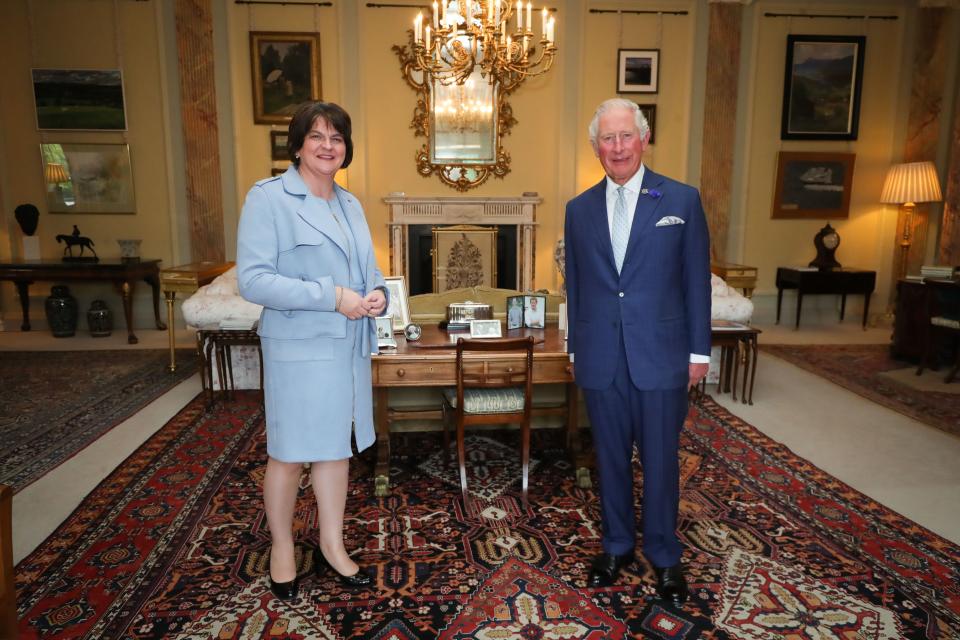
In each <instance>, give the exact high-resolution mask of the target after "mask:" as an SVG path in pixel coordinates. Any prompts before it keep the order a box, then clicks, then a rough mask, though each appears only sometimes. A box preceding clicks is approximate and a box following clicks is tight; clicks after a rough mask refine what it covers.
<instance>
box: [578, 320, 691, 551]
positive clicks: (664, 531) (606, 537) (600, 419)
mask: <svg viewBox="0 0 960 640" xmlns="http://www.w3.org/2000/svg"><path fill="white" fill-rule="evenodd" d="M618 354H619V355H618V358H617V362H616V363H615V366H616V368H617V372H616V374H615V375H614V378H613V383H612V384H611V385H610V387H608V388H606V389H603V390H600V391H597V390H591V389H584V390H583V395H584V399H585V400H586V403H587V412H588V414H589V415H590V422H591V423H592V425H593V443H594V450H595V451H596V457H597V470H598V473H599V476H600V507H601V517H602V518H603V522H602V525H603V549H604V551H606V552H607V553H613V554H617V555H623V554H628V553H630V554H632V553H634V547H635V546H636V528H637V527H636V519H635V515H634V498H633V485H634V467H633V463H632V457H633V447H634V445H636V447H637V450H638V451H639V455H640V464H641V465H642V471H643V496H642V503H641V505H642V512H641V518H642V521H643V553H644V555H645V556H646V557H647V559H648V560H649V561H650V562H651V563H652V564H653V565H654V566H656V567H671V566H673V565H675V564H678V563H679V562H680V554H681V552H682V550H683V547H682V546H681V544H680V541H679V540H678V539H677V534H676V528H677V512H678V510H679V505H680V461H679V457H678V456H679V451H678V447H679V439H680V430H681V429H682V428H683V421H684V419H685V417H686V415H687V388H686V387H680V388H678V389H657V390H641V389H637V388H636V387H635V386H634V385H633V383H632V382H631V380H630V371H629V365H628V362H627V357H626V353H625V350H624V346H623V336H622V334H621V337H620V348H619V350H618ZM611 365H614V363H611ZM574 367H576V362H574Z"/></svg>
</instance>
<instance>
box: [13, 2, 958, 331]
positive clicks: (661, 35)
mask: <svg viewBox="0 0 960 640" xmlns="http://www.w3.org/2000/svg"><path fill="white" fill-rule="evenodd" d="M156 2H159V0H153V1H152V2H127V1H120V2H116V3H115V2H113V0H88V1H83V2H80V1H78V0H29V1H28V0H8V1H7V2H4V3H2V6H0V53H2V55H3V58H2V59H3V60H4V61H5V64H4V65H3V66H2V68H0V78H2V83H0V86H2V87H3V90H2V93H0V118H2V125H3V126H2V130H0V203H2V212H3V213H2V216H3V222H4V223H3V225H0V259H2V260H8V259H18V258H19V254H20V231H19V229H18V227H17V226H16V223H15V222H14V221H13V208H14V207H15V206H16V205H17V204H19V203H21V202H34V203H36V204H38V206H40V208H41V212H42V213H41V221H40V229H39V235H40V237H41V239H42V248H43V253H44V257H46V258H50V259H55V258H56V257H58V256H59V252H60V249H59V248H58V247H57V246H56V243H55V242H54V240H53V237H54V235H55V234H57V233H65V232H69V230H70V229H71V227H72V225H73V224H78V225H79V226H80V228H81V230H82V231H83V232H84V234H85V235H89V236H91V237H93V238H94V240H95V241H96V243H97V249H98V251H99V252H100V254H101V255H102V256H103V257H116V256H118V255H119V249H118V248H117V246H116V243H115V240H116V239H117V238H124V237H139V238H143V239H144V244H143V254H144V255H146V256H150V257H158V258H162V259H163V260H164V264H165V265H171V264H173V263H174V262H175V261H181V262H183V261H187V259H188V258H189V242H188V239H185V238H184V235H185V231H184V229H185V226H186V224H187V223H186V220H187V217H186V212H185V211H184V210H183V209H184V206H185V205H184V203H185V199H184V197H183V193H182V189H183V187H182V184H183V179H182V175H181V174H182V171H183V169H182V161H180V160H179V158H181V157H182V148H181V147H182V140H181V138H180V136H181V134H180V131H179V105H178V104H176V96H177V95H178V90H177V88H176V87H174V86H172V83H175V82H176V81H177V76H176V68H175V63H171V61H172V60H175V50H174V51H173V53H172V54H171V51H170V48H171V46H175V37H174V35H173V32H172V30H173V24H172V20H171V19H170V18H169V16H170V15H172V13H171V11H170V10H169V7H167V6H166V5H162V7H163V9H160V8H158V7H160V6H161V5H156V4H155V3H156ZM214 2H215V3H216V11H215V12H214V14H215V25H214V30H215V34H216V36H217V38H216V42H217V55H218V56H220V57H219V58H218V60H217V71H218V83H217V85H218V90H220V91H221V92H223V93H225V94H227V95H221V96H218V103H219V105H220V108H221V113H220V118H221V129H220V135H221V147H222V148H226V149H228V150H229V153H225V154H224V155H223V158H224V163H225V166H224V168H223V179H224V190H225V192H227V195H228V197H225V203H227V204H228V205H230V206H227V207H226V210H225V212H224V225H225V227H226V228H225V236H226V238H227V242H228V246H227V255H228V257H229V258H231V259H232V258H233V257H234V255H235V247H234V246H233V242H234V241H235V237H236V234H235V229H236V224H237V221H238V218H239V210H238V209H239V206H240V205H241V204H242V202H243V199H244V196H245V194H246V192H247V190H248V189H249V187H250V186H251V185H252V184H253V182H255V181H256V180H258V179H260V178H263V177H266V176H268V175H269V172H270V168H271V167H280V166H284V163H273V162H271V160H270V154H269V133H268V132H269V131H270V130H271V128H278V127H271V126H268V125H256V124H254V123H253V114H252V100H251V79H250V53H249V38H248V32H249V31H251V30H259V31H314V30H316V31H318V32H319V33H320V34H321V35H320V37H321V73H322V85H323V98H324V99H326V100H332V101H337V102H341V103H342V104H344V106H346V107H347V108H348V110H350V111H351V113H352V114H353V116H354V127H355V131H354V138H355V141H356V143H357V148H356V157H355V160H354V162H355V165H354V166H353V167H352V168H351V169H350V170H348V171H346V172H344V174H343V178H342V180H341V181H342V182H343V183H345V185H346V186H348V188H350V189H351V190H353V191H354V192H355V193H356V194H357V195H358V197H360V199H361V201H362V202H363V203H364V205H365V207H366V209H367V215H368V219H369V222H370V227H371V230H372V232H373V237H374V243H375V245H376V249H377V256H378V259H379V261H380V264H381V266H383V267H384V268H387V265H388V264H389V261H388V257H389V247H388V239H387V231H386V224H387V222H388V210H387V207H386V206H385V205H384V204H383V203H382V201H381V198H383V196H385V195H387V194H388V193H390V192H393V191H404V192H406V193H408V194H411V195H456V192H455V191H453V190H452V189H450V188H449V187H446V186H444V185H443V184H442V183H441V182H440V181H439V180H438V179H437V178H436V177H430V178H423V177H421V176H420V175H418V174H417V172H416V168H415V165H414V155H415V153H416V151H417V149H419V148H420V146H421V145H422V144H423V139H421V138H415V137H414V136H413V132H412V130H411V129H410V127H409V125H410V121H411V119H412V115H413V108H414V100H415V94H414V92H413V90H411V89H410V88H409V87H408V86H407V85H406V83H405V82H404V81H403V79H402V77H401V76H400V72H399V64H398V62H397V57H396V55H395V54H394V53H393V52H392V51H391V50H390V47H391V46H392V45H393V44H400V43H404V42H406V38H407V35H406V30H407V28H408V25H409V24H410V23H411V21H412V19H413V16H414V15H415V13H416V10H415V9H413V8H410V9H406V8H401V9H374V8H368V7H366V3H361V2H359V1H357V2H353V1H352V0H338V1H337V2H335V3H334V6H332V7H319V8H314V7H296V6H290V5H287V6H281V5H276V6H263V5H236V4H235V3H233V2H232V1H231V0H214ZM411 3H412V4H421V3H413V2H411ZM549 4H550V5H551V6H556V7H557V8H558V14H557V19H558V21H559V22H560V31H559V38H558V40H559V47H560V53H559V56H558V58H557V62H556V64H555V65H554V68H553V69H552V70H551V71H550V73H549V74H547V75H545V76H542V77H538V78H534V79H531V80H530V81H528V82H527V83H526V84H524V85H522V86H521V87H520V88H519V89H518V90H517V91H516V92H515V93H514V94H513V95H512V96H510V98H509V100H510V102H511V104H512V106H513V110H514V116H515V117H516V119H517V121H518V123H517V125H516V126H515V127H514V128H513V130H512V132H511V133H510V135H508V136H506V138H505V140H504V142H505V146H506V150H507V152H509V153H510V155H511V158H512V163H511V167H512V171H511V173H510V174H509V175H507V176H506V177H505V178H504V179H502V180H499V179H495V178H491V179H490V180H488V182H487V183H486V184H484V185H483V186H482V187H480V188H479V189H477V190H474V191H472V192H470V194H471V195H481V196H493V195H519V194H521V193H522V192H525V191H536V192H538V193H539V194H540V196H541V197H542V198H543V199H544V202H543V205H542V207H541V208H540V209H539V212H538V223H539V227H538V230H537V244H536V247H537V258H536V285H537V286H538V287H545V288H550V289H556V288H558V286H559V276H558V274H557V272H556V269H555V267H554V265H553V261H552V251H553V245H554V243H555V242H556V240H557V239H558V238H559V237H560V236H561V235H562V230H563V221H562V217H563V208H564V204H565V201H566V200H567V199H568V198H569V197H571V196H572V195H574V194H575V193H577V192H578V191H580V190H582V189H584V188H587V187H588V186H590V185H591V184H593V183H595V182H596V181H597V180H599V179H600V177H602V172H601V169H600V167H599V165H598V163H597V160H596V158H595V157H594V154H593V151H592V149H591V148H590V146H589V144H588V142H587V139H586V127H587V124H588V122H589V119H590V117H591V115H592V111H593V108H594V107H595V106H596V104H597V103H599V102H600V101H601V100H603V99H605V98H608V97H611V96H612V95H613V91H614V88H615V76H616V71H615V63H616V56H617V49H618V48H659V49H660V53H661V58H660V60H661V62H660V64H661V68H660V78H659V82H660V91H659V93H657V94H654V95H645V94H629V95H625V96H624V97H627V98H631V99H635V100H637V101H638V102H643V103H655V104H656V105H657V107H658V108H657V122H656V127H657V129H656V136H657V144H656V145H654V146H652V147H651V148H650V150H649V152H648V154H647V156H646V158H645V160H646V162H647V164H648V165H649V166H651V167H652V168H653V169H655V170H656V171H659V172H661V173H664V174H666V175H669V176H671V177H674V178H678V179H680V180H690V179H693V180H695V179H696V176H698V174H699V171H698V165H699V138H700V136H701V132H700V127H701V126H702V125H701V124H700V123H701V122H702V113H703V109H704V105H703V104H702V100H703V99H702V95H703V91H702V85H703V78H702V77H701V73H698V70H699V69H700V68H701V67H700V66H698V64H701V63H702V61H703V60H704V59H705V52H704V51H703V47H704V43H705V42H706V39H705V33H704V28H705V14H706V13H707V12H708V2H707V0H662V1H661V2H651V1H645V0H623V1H620V2H618V1H616V0H611V2H604V3H593V2H588V1H587V0H560V1H558V2H552V3H549ZM595 4H596V6H601V4H602V6H603V7H604V8H610V7H613V8H616V7H620V8H623V9H653V10H656V9H669V10H685V11H687V12H688V14H687V15H683V16H671V15H656V14H647V15H622V16H618V15H613V14H591V13H589V8H590V7H592V6H594V5H595ZM913 5H914V2H912V1H908V0H903V1H896V0H879V1H877V2H866V1H863V2H841V1H836V2H832V1H830V0H821V2H819V3H817V4H811V3H809V2H800V1H799V0H798V1H782V2H768V1H765V0H759V1H757V2H753V3H752V4H747V5H745V6H744V9H743V11H744V24H743V34H744V42H743V43H742V54H741V67H742V70H741V85H740V87H739V94H740V105H739V113H738V122H737V123H731V126H734V124H736V125H737V147H736V156H735V171H736V173H735V182H734V184H735V193H734V194H733V203H734V206H733V211H732V213H731V218H732V219H731V234H730V235H731V238H730V245H729V248H728V255H729V257H730V259H732V260H736V261H740V262H744V263H747V264H751V265H755V266H757V267H759V269H760V282H759V285H758V286H759V290H758V294H760V306H761V307H762V306H763V302H762V298H763V295H764V294H770V293H771V291H773V279H774V274H775V271H776V267H777V266H779V265H796V264H805V263H806V262H808V261H809V260H810V259H812V257H813V255H814V248H813V244H812V238H813V236H814V234H815V233H816V232H817V230H818V229H819V228H820V227H821V226H823V223H824V221H822V220H811V221H791V220H771V219H770V209H771V203H772V198H773V186H774V185H773V183H774V175H775V170H776V160H777V152H778V151H780V150H784V151H803V150H831V151H852V152H855V153H856V154H857V160H856V169H855V172H854V184H853V196H852V202H851V209H850V217H849V218H848V219H846V220H840V221H835V222H833V224H834V226H835V227H836V228H837V229H838V230H839V232H840V235H841V237H842V244H841V247H840V250H839V251H838V259H839V260H840V261H841V262H842V263H843V264H844V265H849V266H857V267H863V268H869V269H875V270H877V271H878V272H879V276H880V278H879V282H878V291H882V290H883V287H884V286H888V284H889V279H890V274H889V270H890V266H889V265H890V262H891V256H892V251H893V226H892V225H893V220H894V216H895V213H896V212H895V211H894V210H893V208H892V207H883V206H881V205H879V204H878V203H877V199H878V197H879V191H880V185H881V183H882V180H883V176H884V172H885V171H886V168H887V166H888V165H889V164H890V163H891V162H895V161H896V160H897V159H898V158H899V154H900V153H901V150H902V147H903V141H902V139H903V132H904V126H903V121H904V119H905V117H906V97H907V96H908V95H909V93H908V92H909V78H908V77H907V73H908V71H909V54H910V38H911V36H910V34H911V33H912V32H911V31H910V28H911V25H912V22H911V20H912V15H913V13H912V12H913V11H915V9H913V8H912V7H913ZM115 7H116V10H118V11H119V14H118V15H117V16H115V15H114V11H115ZM767 11H784V12H800V11H807V12H833V13H845V14H846V13H873V14H877V13H883V14H894V15H897V16H898V18H899V19H898V20H893V21H861V20H840V19H835V20H834V19H831V20H801V19H783V18H766V17H764V16H763V14H764V12H767ZM161 15H167V19H165V20H164V19H158V17H160V16H161ZM956 22H957V21H956V20H955V21H954V23H955V24H956ZM116 23H119V25H120V32H119V33H117V32H116V31H115V30H114V24H116ZM90 33H97V34H99V37H97V38H90V37H89V34H90ZM788 33H822V34H857V35H861V34H862V35H866V36H867V47H866V63H865V73H864V82H863V99H862V102H861V115H860V136H859V139H858V140H856V141H852V142H799V141H781V140H780V136H779V127H780V111H781V101H782V86H783V67H784V56H785V41H786V35H787V34H788ZM118 48H119V52H120V53H119V56H118V54H117V49H118ZM571 52H579V54H580V55H579V56H577V55H573V56H571V55H570V53H571ZM697 61H699V62H697ZM118 65H119V66H122V68H123V72H124V88H125V95H126V106H127V117H128V123H129V130H128V131H127V132H125V133H93V132H63V133H57V132H38V131H37V130H36V125H35V120H34V115H33V99H32V95H31V85H30V76H29V69H30V67H32V66H51V67H108V68H109V67H116V66H118ZM953 68H954V69H955V67H953ZM168 96H169V99H168ZM165 100H167V102H166V103H165ZM947 106H948V107H949V106H952V105H947ZM944 111H945V112H946V113H951V112H952V111H953V109H952V108H945V109H944ZM941 131H944V132H946V131H949V127H948V126H946V125H944V126H942V127H941ZM943 135H946V133H944V134H943ZM41 140H49V141H76V142H124V141H126V142H128V143H129V144H130V149H131V157H132V162H133V169H134V181H135V185H136V198H137V213H136V214H135V215H123V216H120V215H113V216H107V215H90V214H86V215H62V214H57V215H54V214H49V213H47V212H46V211H45V208H44V206H43V189H44V184H43V182H42V177H41V169H40V163H39V157H38V155H39V154H38V149H37V145H38V144H39V143H40V141H41ZM234 198H235V199H236V202H237V204H236V205H235V206H234V205H233V204H232V202H231V201H232V200H233V199H234ZM78 289H79V290H80V292H81V293H82V299H81V308H82V309H85V308H86V306H87V304H88V302H89V300H90V299H92V298H93V297H105V298H108V299H112V298H113V297H114V296H113V293H112V292H111V291H110V290H109V289H108V288H107V287H105V286H97V285H89V286H86V287H78ZM48 290H49V288H48V286H47V285H46V283H43V284H40V285H38V286H37V287H35V291H34V298H35V300H34V309H35V310H34V314H33V315H34V317H38V316H42V313H38V312H37V309H39V308H40V307H39V305H40V302H39V300H38V298H42V297H43V296H45V295H46V292H47V291H48ZM12 291H13V290H12V287H10V286H9V285H3V287H2V289H0V310H2V313H3V318H4V319H5V320H6V325H7V329H11V328H14V327H15V326H16V325H18V324H19V323H18V322H17V319H18V316H19V305H18V304H17V303H16V299H15V297H14V296H13V293H12ZM41 294H42V295H41ZM144 294H145V292H141V293H140V296H143V295H144ZM854 304H856V303H854ZM147 307H148V305H144V304H142V303H139V304H138V305H137V310H138V311H137V318H138V323H140V324H143V323H145V322H147V319H148V318H149V317H150V314H149V313H148V312H147V311H148V309H147ZM115 311H118V309H115ZM851 313H853V311H851ZM118 317H119V316H118Z"/></svg>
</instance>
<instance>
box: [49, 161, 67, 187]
mask: <svg viewBox="0 0 960 640" xmlns="http://www.w3.org/2000/svg"><path fill="white" fill-rule="evenodd" d="M43 177H44V179H45V180H46V181H47V182H49V183H51V184H59V183H61V182H69V181H70V176H69V175H67V170H66V169H64V168H63V165H62V164H60V163H59V162H48V163H47V166H45V167H44V168H43Z"/></svg>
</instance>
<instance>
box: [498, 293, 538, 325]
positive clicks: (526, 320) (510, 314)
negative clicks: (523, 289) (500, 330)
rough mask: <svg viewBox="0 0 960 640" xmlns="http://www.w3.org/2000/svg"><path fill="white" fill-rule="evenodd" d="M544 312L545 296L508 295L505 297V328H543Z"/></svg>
mask: <svg viewBox="0 0 960 640" xmlns="http://www.w3.org/2000/svg"><path fill="white" fill-rule="evenodd" d="M546 313H547V297H546V296H535V295H522V296H510V297H508V298H507V329H519V328H521V327H528V328H530V329H543V327H544V326H545V325H546Z"/></svg>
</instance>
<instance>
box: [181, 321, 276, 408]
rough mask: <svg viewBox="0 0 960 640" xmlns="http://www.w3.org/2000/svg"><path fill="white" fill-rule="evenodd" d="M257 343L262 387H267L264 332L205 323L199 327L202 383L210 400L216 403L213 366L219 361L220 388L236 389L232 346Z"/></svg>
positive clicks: (261, 388)
mask: <svg viewBox="0 0 960 640" xmlns="http://www.w3.org/2000/svg"><path fill="white" fill-rule="evenodd" d="M244 345H250V346H255V347H256V348H257V354H258V355H259V356H260V390H261V391H263V352H262V351H261V350H260V336H258V335H257V330H256V329H224V328H220V327H208V328H203V327H201V328H200V329H199V330H198V331H197V354H198V355H199V356H200V364H201V367H202V372H201V386H202V389H203V391H204V392H206V393H207V401H208V402H210V403H213V367H214V364H216V367H217V378H218V379H219V380H220V390H221V391H223V392H225V393H229V392H231V391H233V387H234V385H233V360H232V358H231V356H230V348H231V347H239V346H244Z"/></svg>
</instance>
